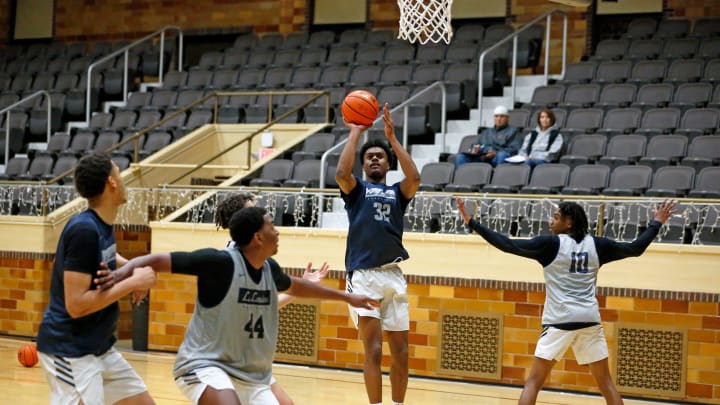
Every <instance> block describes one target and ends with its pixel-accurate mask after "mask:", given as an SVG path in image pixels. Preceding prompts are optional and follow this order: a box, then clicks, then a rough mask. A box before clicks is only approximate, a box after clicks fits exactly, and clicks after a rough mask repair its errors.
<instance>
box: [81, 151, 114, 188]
mask: <svg viewBox="0 0 720 405" xmlns="http://www.w3.org/2000/svg"><path fill="white" fill-rule="evenodd" d="M110 173H112V160H110V155H108V154H106V153H93V154H90V155H87V156H84V157H83V158H82V159H80V161H79V162H78V164H77V166H75V174H74V179H73V181H74V183H75V189H76V190H77V192H78V194H80V195H81V196H82V197H84V198H87V199H92V198H95V197H98V196H99V195H100V194H102V193H103V191H105V183H106V182H107V179H108V176H110Z"/></svg>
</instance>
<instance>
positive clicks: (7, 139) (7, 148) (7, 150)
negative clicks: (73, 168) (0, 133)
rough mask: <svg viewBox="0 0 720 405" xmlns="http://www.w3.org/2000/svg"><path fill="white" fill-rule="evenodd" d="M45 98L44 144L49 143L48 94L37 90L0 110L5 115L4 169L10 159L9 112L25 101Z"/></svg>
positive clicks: (50, 116) (50, 113)
mask: <svg viewBox="0 0 720 405" xmlns="http://www.w3.org/2000/svg"><path fill="white" fill-rule="evenodd" d="M40 96H45V98H46V100H47V135H46V137H45V142H50V126H51V124H52V98H51V97H50V93H48V92H47V91H45V90H39V91H36V92H35V93H33V94H31V95H29V96H27V97H25V98H23V99H22V100H20V101H17V102H15V103H12V104H10V105H9V106H7V107H5V108H3V109H2V110H0V114H2V113H6V114H7V116H6V117H5V167H7V164H8V160H9V159H10V113H11V112H12V111H11V110H12V109H13V108H15V107H17V106H20V105H22V104H25V103H26V102H27V101H29V100H31V99H33V98H36V97H40Z"/></svg>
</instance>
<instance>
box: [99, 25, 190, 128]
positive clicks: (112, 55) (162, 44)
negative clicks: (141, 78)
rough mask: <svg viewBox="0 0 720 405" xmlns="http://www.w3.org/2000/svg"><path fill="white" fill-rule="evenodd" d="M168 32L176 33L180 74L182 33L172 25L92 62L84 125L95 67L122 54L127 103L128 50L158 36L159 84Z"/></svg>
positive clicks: (124, 93) (124, 97) (125, 100)
mask: <svg viewBox="0 0 720 405" xmlns="http://www.w3.org/2000/svg"><path fill="white" fill-rule="evenodd" d="M168 30H174V31H177V33H178V42H179V43H178V63H177V65H178V71H180V72H182V60H183V32H182V30H181V29H180V27H176V26H174V25H168V26H165V27H163V28H161V29H159V30H157V31H155V32H153V33H151V34H148V35H146V36H144V37H142V38H140V39H138V40H137V41H135V42H133V43H131V44H129V45H126V46H124V47H122V48H120V49H118V50H116V51H114V52H112V53H110V54H108V55H105V56H103V57H102V58H100V59H98V60H96V61H94V62H93V63H91V64H90V66H88V70H87V88H86V89H85V125H88V126H89V125H90V104H91V100H90V98H91V97H90V95H91V91H92V88H91V85H90V84H91V83H92V73H93V69H94V68H95V66H97V65H101V64H103V63H105V62H107V61H109V60H111V59H113V58H115V57H116V56H117V55H120V54H121V53H122V54H123V58H124V66H123V102H127V93H128V58H129V55H130V49H131V48H134V47H136V46H137V45H140V44H141V43H144V42H147V41H149V40H150V39H152V38H154V37H156V36H158V35H160V63H159V70H160V72H159V73H158V77H159V78H160V83H162V81H163V67H164V66H163V62H164V61H163V59H164V57H165V31H168Z"/></svg>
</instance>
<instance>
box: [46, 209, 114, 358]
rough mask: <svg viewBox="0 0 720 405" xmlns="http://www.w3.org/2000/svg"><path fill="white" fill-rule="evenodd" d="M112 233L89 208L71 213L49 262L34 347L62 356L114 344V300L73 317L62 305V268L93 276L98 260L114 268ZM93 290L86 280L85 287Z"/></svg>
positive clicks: (95, 351) (99, 350) (93, 351)
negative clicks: (49, 276) (44, 305)
mask: <svg viewBox="0 0 720 405" xmlns="http://www.w3.org/2000/svg"><path fill="white" fill-rule="evenodd" d="M116 251H117V247H116V245H115V233H114V232H113V227H112V226H111V225H108V224H106V223H105V222H103V220H102V219H101V218H100V217H99V216H98V215H97V214H96V213H95V211H93V210H87V211H84V212H81V213H80V214H78V215H76V216H74V217H73V218H72V219H70V221H69V222H68V223H67V225H65V228H64V229H63V232H62V234H61V235H60V240H59V241H58V246H57V251H56V252H55V262H54V263H53V272H52V279H51V281H50V303H49V304H48V307H47V309H46V310H45V314H44V315H43V319H42V322H41V323H40V330H39V331H38V340H37V347H38V350H39V351H41V352H43V353H46V354H54V355H57V356H63V357H80V356H84V355H87V354H95V355H99V354H102V353H104V352H106V351H107V350H108V349H110V348H111V347H112V345H113V344H114V343H115V340H116V338H115V329H116V327H117V321H118V317H119V316H120V309H119V306H118V303H117V302H115V303H113V304H111V305H109V306H107V307H105V308H103V309H101V310H99V311H97V312H93V313H92V314H88V315H86V316H83V317H80V318H76V319H73V318H72V317H70V314H68V312H67V309H66V307H65V284H64V278H63V276H64V273H65V271H76V272H80V273H87V274H89V275H91V276H95V274H96V272H97V270H98V269H99V268H100V262H104V263H107V265H108V267H109V268H110V269H112V270H115V266H116V263H115V254H116ZM88 287H89V288H91V289H95V284H94V283H93V282H92V279H91V281H90V285H89V286H88Z"/></svg>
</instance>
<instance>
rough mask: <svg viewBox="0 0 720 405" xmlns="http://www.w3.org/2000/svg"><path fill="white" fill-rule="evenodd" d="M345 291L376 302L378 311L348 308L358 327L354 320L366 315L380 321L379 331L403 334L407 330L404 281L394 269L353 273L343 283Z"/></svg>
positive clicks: (405, 287)
mask: <svg viewBox="0 0 720 405" xmlns="http://www.w3.org/2000/svg"><path fill="white" fill-rule="evenodd" d="M346 289H347V292H349V293H353V294H363V295H366V296H368V297H370V298H373V299H376V300H378V301H380V303H381V307H380V308H373V309H364V308H355V307H353V306H348V307H349V308H350V317H351V318H352V320H353V322H354V323H355V327H357V326H358V317H360V316H369V317H371V318H377V319H380V321H381V322H382V328H383V330H387V331H393V332H395V331H406V330H409V329H410V314H409V311H408V298H407V282H406V281H405V277H403V274H402V270H400V267H398V266H392V267H390V268H377V269H367V270H355V271H353V272H352V278H351V279H349V280H347V283H346Z"/></svg>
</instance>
